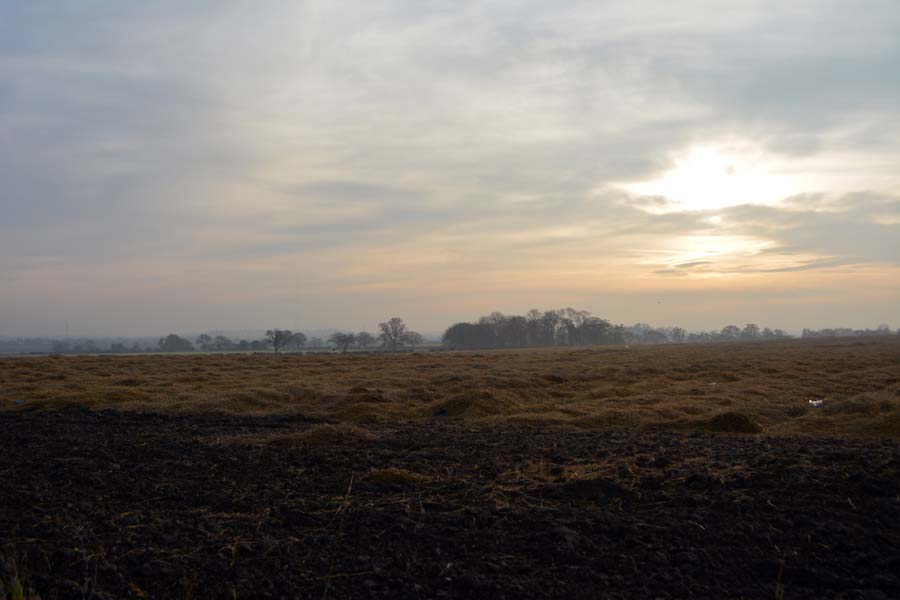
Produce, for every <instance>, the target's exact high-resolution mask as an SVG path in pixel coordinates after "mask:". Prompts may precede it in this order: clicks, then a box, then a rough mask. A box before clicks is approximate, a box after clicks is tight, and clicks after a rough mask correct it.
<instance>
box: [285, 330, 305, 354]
mask: <svg viewBox="0 0 900 600" xmlns="http://www.w3.org/2000/svg"><path fill="white" fill-rule="evenodd" d="M286 346H287V347H289V348H293V349H294V350H299V349H301V348H303V347H304V346H306V334H304V333H302V332H300V331H298V332H296V333H294V335H292V336H291V339H289V340H288V341H287V344H286Z"/></svg>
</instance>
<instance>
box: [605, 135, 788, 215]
mask: <svg viewBox="0 0 900 600" xmlns="http://www.w3.org/2000/svg"><path fill="white" fill-rule="evenodd" d="M674 163H675V166H674V167H673V168H672V169H671V170H669V171H668V172H666V173H664V174H663V175H662V176H661V177H660V178H658V179H655V180H652V181H643V182H634V183H627V184H625V185H624V186H623V187H624V188H625V189H626V190H628V191H630V192H632V193H635V194H639V195H642V196H664V197H666V198H668V199H669V200H671V201H673V202H674V204H673V205H672V206H669V207H665V208H658V209H657V210H659V211H664V212H670V211H672V210H679V211H701V210H715V209H719V208H725V207H728V206H737V205H740V204H774V203H777V202H778V201H779V200H781V199H783V198H786V197H788V196H791V195H793V194H795V193H799V192H800V190H801V189H802V188H801V187H799V186H797V182H796V181H794V179H795V178H794V177H792V176H791V175H789V174H788V169H787V168H786V166H785V165H779V164H778V163H777V161H774V160H773V159H771V158H768V157H767V156H766V155H765V153H763V152H761V151H759V150H753V149H750V148H747V147H740V146H721V147H711V146H700V147H694V148H692V149H690V150H689V151H688V152H686V153H684V154H681V155H679V156H676V157H675V159H674Z"/></svg>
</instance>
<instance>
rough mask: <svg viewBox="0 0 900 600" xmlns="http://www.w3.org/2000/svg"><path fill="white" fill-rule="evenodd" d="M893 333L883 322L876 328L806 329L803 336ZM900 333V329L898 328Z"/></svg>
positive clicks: (865, 335) (879, 334) (856, 335)
mask: <svg viewBox="0 0 900 600" xmlns="http://www.w3.org/2000/svg"><path fill="white" fill-rule="evenodd" d="M883 335H892V332H891V328H890V327H889V326H888V325H886V324H881V325H879V326H878V327H876V328H875V329H851V328H849V327H837V328H833V329H804V330H803V333H802V335H801V337H804V338H834V337H871V336H883ZM897 335H900V329H898V330H897Z"/></svg>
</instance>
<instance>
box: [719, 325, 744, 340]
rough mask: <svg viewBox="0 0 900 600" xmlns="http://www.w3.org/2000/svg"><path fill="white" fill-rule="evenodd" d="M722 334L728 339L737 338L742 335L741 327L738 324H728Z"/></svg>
mask: <svg viewBox="0 0 900 600" xmlns="http://www.w3.org/2000/svg"><path fill="white" fill-rule="evenodd" d="M720 335H721V336H722V338H724V339H726V340H736V339H738V338H739V337H740V336H741V328H740V327H738V326H737V325H726V326H725V327H723V328H722V333H721V334H720Z"/></svg>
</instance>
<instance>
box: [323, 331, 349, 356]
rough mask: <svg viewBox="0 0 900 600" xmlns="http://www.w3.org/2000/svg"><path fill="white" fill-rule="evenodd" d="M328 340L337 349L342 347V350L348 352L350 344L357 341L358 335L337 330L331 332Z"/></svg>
mask: <svg viewBox="0 0 900 600" xmlns="http://www.w3.org/2000/svg"><path fill="white" fill-rule="evenodd" d="M328 341H329V342H331V344H332V345H334V347H335V348H336V349H340V351H341V352H346V351H347V348H348V347H349V346H350V344H352V343H353V342H354V341H356V336H355V335H353V334H352V333H341V332H340V331H336V332H334V333H332V334H331V337H330V338H328Z"/></svg>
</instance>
